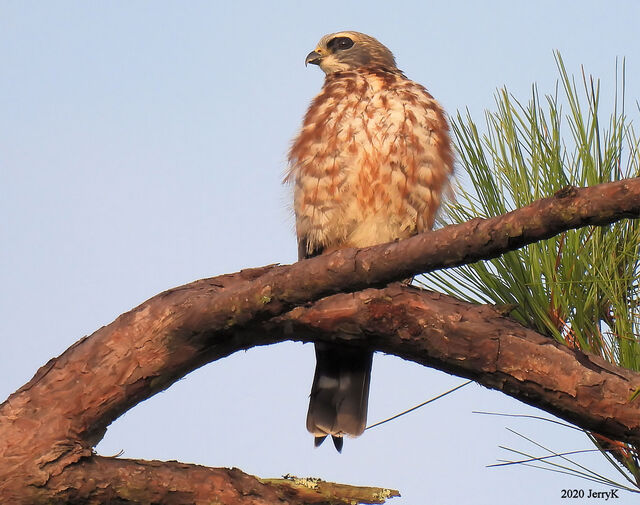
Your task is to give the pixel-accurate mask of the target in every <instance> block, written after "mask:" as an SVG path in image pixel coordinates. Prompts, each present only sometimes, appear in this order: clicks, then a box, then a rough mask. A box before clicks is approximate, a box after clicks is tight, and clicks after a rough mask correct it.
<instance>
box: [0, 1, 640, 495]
mask: <svg viewBox="0 0 640 505" xmlns="http://www.w3.org/2000/svg"><path fill="white" fill-rule="evenodd" d="M639 5H640V4H639V3H638V2H636V1H610V2H598V1H590V0H585V1H582V2H571V1H558V0H555V1H549V0H546V1H537V2H523V1H522V2H521V1H485V2H462V1H455V0H454V1H449V2H418V1H416V2H407V1H402V0H396V1H394V2H389V1H368V2H352V1H344V2H337V3H336V2H325V3H318V2H299V1H289V2H278V3H275V2H274V3H270V2H257V1H256V2H243V1H237V2H214V1H189V2H179V1H172V2H168V1H160V0H155V1H111V2H87V1H80V0H78V1H57V2H53V1H39V2H35V1H27V0H15V1H7V0H0V216H1V218H0V283H1V285H2V289H1V290H0V314H1V316H2V317H0V339H1V340H0V342H1V344H2V352H1V353H0V397H1V398H2V399H4V398H5V397H6V396H7V395H8V394H10V393H11V392H13V391H14V390H15V389H17V388H18V387H19V386H21V385H22V384H23V383H25V382H26V381H27V380H29V379H30V378H31V376H32V375H33V373H34V372H35V371H36V369H37V368H38V367H39V366H41V365H42V364H44V363H46V361H47V360H48V359H49V358H51V357H52V356H55V355H58V354H60V353H61V352H63V351H64V350H65V349H66V348H67V347H68V346H69V345H71V344H72V343H73V342H75V341H76V340H77V339H79V338H80V337H82V336H84V335H88V334H91V333H92V332H93V331H95V330H96V329H97V328H99V327H100V326H102V325H105V324H108V323H109V322H111V321H112V320H113V319H115V318H116V317H117V316H118V315H119V314H121V313H122V312H125V311H127V310H129V309H131V308H132V307H134V306H136V305H138V304H139V303H141V302H142V301H144V300H145V299H147V298H149V297H151V296H152V295H154V294H156V293H158V292H160V291H163V290H165V289H167V288H169V287H172V286H176V285H180V284H184V283H186V282H189V281H192V280H195V279H198V278H203V277H209V276H213V275H217V274H222V273H226V272H233V271H237V270H239V269H241V268H246V267H254V266H260V265H266V264H270V263H276V262H280V263H290V262H293V261H295V259H296V244H295V237H294V233H293V219H292V216H291V213H290V210H289V200H290V194H289V190H288V189H287V188H284V187H283V186H282V185H281V179H282V175H283V173H284V170H285V158H286V152H287V149H288V146H289V143H290V140H291V138H292V137H293V135H294V134H295V132H296V130H297V129H298V128H299V125H300V122H301V118H302V115H303V114H304V111H305V110H306V107H307V106H308V103H309V101H310V100H311V98H312V97H313V96H314V95H315V94H316V93H317V92H318V91H319V89H320V87H321V85H322V81H323V75H322V72H321V71H320V70H319V69H318V68H316V67H310V68H305V66H304V58H305V56H306V54H307V53H308V52H309V51H311V50H312V49H313V48H314V46H315V43H316V42H317V40H318V39H319V38H320V37H321V36H322V35H324V34H325V33H329V32H333V31H337V30H343V29H354V30H358V31H362V32H366V33H369V34H371V35H374V36H375V37H377V38H378V39H379V40H381V41H382V42H383V43H385V44H386V45H387V46H388V47H389V48H390V49H391V50H392V51H393V52H394V53H395V55H396V58H397V60H398V65H399V67H400V68H402V69H403V70H404V71H405V72H406V73H407V75H408V76H409V77H411V78H413V79H414V80H416V81H418V82H420V83H422V84H424V85H425V86H426V87H427V88H428V89H429V90H430V91H431V92H432V93H433V94H434V96H435V97H436V98H438V99H439V100H440V102H441V103H442V105H443V106H444V107H445V109H446V110H447V111H448V112H449V113H450V114H454V113H455V112H456V110H464V109H465V108H468V109H469V110H470V111H471V113H472V114H473V115H474V116H475V117H476V119H477V120H478V121H481V120H482V113H483V110H484V109H486V108H491V107H492V106H493V103H494V92H495V90H496V88H498V87H501V86H503V85H506V86H507V87H508V89H509V90H511V91H512V92H513V93H514V94H515V95H516V96H517V97H519V98H521V99H523V100H525V101H526V100H527V98H528V96H529V93H530V89H531V84H532V83H534V82H536V83H537V84H538V86H539V89H540V91H541V93H545V92H552V91H553V89H554V86H555V82H556V77H557V73H556V69H555V63H554V59H553V50H555V49H559V50H560V51H561V53H562V55H563V57H564V59H565V63H566V65H567V67H568V70H569V71H570V72H572V73H575V74H576V75H577V74H579V72H580V65H584V66H585V69H586V71H587V72H590V73H593V74H594V75H595V76H598V77H601V78H602V80H603V100H605V101H607V100H610V98H611V97H612V90H613V85H614V78H615V62H616V57H618V58H620V57H626V58H627V92H628V96H627V98H628V100H629V103H635V101H636V100H638V99H640V92H639V91H638V90H639V89H640V37H639V36H638V20H639V19H640V6H639ZM635 112H636V115H637V109H636V111H635ZM313 367H314V357H313V347H312V346H311V345H302V344H297V343H286V344H281V345H277V346H271V347H267V348H259V349H252V350H250V351H248V352H243V353H240V354H237V355H234V356H232V357H230V358H227V359H225V360H222V361H219V362H216V363H213V364H211V365H208V366H206V367H204V368H202V369H200V370H198V371H196V372H194V373H192V374H190V375H189V376H187V377H186V378H185V379H184V380H182V381H180V382H178V383H177V384H176V385H174V386H173V387H172V388H170V389H169V390H168V391H166V392H164V393H161V394H159V395H157V396H156V397H154V398H152V399H150V400H148V401H146V402H144V403H143V404H141V405H138V406H137V407H136V408H134V409H133V410H132V411H130V412H129V413H127V414H126V415H125V416H123V417H122V418H121V419H119V420H118V421H116V422H115V423H114V424H113V425H112V426H111V427H110V429H109V431H108V433H107V435H106V437H105V439H104V440H103V442H102V443H101V444H100V445H99V446H98V448H97V450H98V452H99V453H100V454H104V455H110V454H111V455H112V454H116V453H118V452H119V451H121V450H123V451H124V457H130V458H145V459H164V460H168V459H175V460H181V461H185V462H194V463H199V464H203V465H208V466H237V467H239V468H242V469H243V470H245V471H247V472H250V473H255V474H257V475H259V476H263V477H277V476H279V475H282V474H285V473H290V474H294V475H299V476H315V477H321V478H323V479H328V480H335V481H339V482H345V483H352V484H362V485H380V486H388V487H393V488H397V489H400V490H401V492H402V493H403V498H400V499H395V500H393V501H392V502H391V503H394V504H396V503H397V504H419V503H437V504H448V503H466V502H468V501H470V500H473V502H474V503H491V504H511V503H524V504H529V503H531V504H534V503H536V504H537V503H561V502H562V501H563V500H561V499H560V493H561V490H562V489H566V488H582V489H585V490H588V489H589V488H593V489H594V490H605V489H606V488H605V487H603V486H600V485H597V484H590V483H588V482H585V481H581V480H577V479H575V478H573V477H569V476H564V475H559V474H553V473H550V472H544V471H542V470H536V469H531V468H526V467H522V466H518V467H509V468H500V469H496V468H486V465H489V464H492V463H494V462H496V460H497V459H499V458H506V457H510V455H509V454H508V453H506V452H505V451H503V450H501V449H500V448H499V446H500V445H504V446H509V447H512V448H515V449H519V450H522V451H525V452H527V451H535V448H534V447H533V446H532V445H531V444H530V443H529V442H527V441H525V440H523V439H520V438H519V437H517V436H515V435H513V434H512V433H510V432H509V431H507V429H506V428H507V427H508V428H511V429H514V430H516V431H518V432H520V433H522V434H524V435H526V436H528V437H531V438H533V439H534V440H536V441H537V442H539V443H542V444H544V445H546V446H548V447H551V448H552V449H554V450H556V451H563V450H576V449H589V448H591V445H590V444H589V443H588V442H587V440H586V438H585V437H584V436H582V435H580V434H577V433H575V432H574V431H573V430H569V429H565V428H561V427H557V426H555V425H552V424H551V423H544V422H541V421H533V420H514V419H507V418H496V417H490V416H482V415H479V414H473V413H472V411H477V410H491V411H498V412H508V413H518V414H524V413H538V414H539V413H540V412H539V411H536V410H535V409H532V408H530V407H528V406H526V405H523V404H521V403H519V402H517V401H515V400H512V399H510V398H508V397H506V396H504V395H502V394H500V393H497V392H493V391H488V390H486V389H484V388H482V387H479V386H476V385H473V386H468V387H466V388H464V389H463V390H461V391H459V392H457V393H455V394H453V395H450V396H448V397H446V398H444V399H442V400H440V401H438V402H436V403H434V404H431V405H429V406H428V407H425V408H423V409H421V410H419V411H417V412H415V413H413V414H411V415H409V416H405V417H404V418H401V419H399V420H397V421H395V422H393V423H388V424H386V425H384V426H381V427H379V428H376V429H374V430H371V431H370V432H367V433H365V435H364V436H362V437H361V438H359V439H357V440H347V441H346V442H345V449H344V451H343V454H341V455H338V454H336V453H335V451H334V450H333V448H332V447H331V445H330V444H325V445H324V446H322V447H321V448H319V449H314V448H313V443H312V438H311V436H310V435H309V434H307V433H306V430H305V422H304V421H305V415H306V406H307V395H308V391H309V387H310V384H311V380H312V377H313ZM461 382H462V379H460V378H456V377H451V376H448V375H446V374H444V373H441V372H436V371H433V370H429V369H426V368H423V367H421V366H417V365H415V364H413V363H409V362H404V361H402V360H400V359H398V358H394V357H389V356H376V359H375V362H374V370H373V379H372V384H371V400H370V411H369V419H370V421H371V422H374V421H377V420H380V419H384V418H386V417H388V416H391V415H393V414H395V413H397V412H399V411H402V410H404V409H406V408H409V407H411V406H413V405H415V404H417V403H420V402H422V401H424V400H426V399H428V398H430V397H432V396H435V395H437V394H439V393H441V392H442V391H444V390H446V389H448V388H450V387H451V386H454V385H457V384H459V383H461ZM536 454H538V455H542V453H541V452H536ZM581 461H582V462H584V463H585V464H587V465H590V467H592V468H594V469H597V470H599V471H601V472H605V473H607V474H608V475H610V476H612V477H616V475H615V474H614V472H613V471H612V470H610V469H609V467H608V466H607V465H606V464H605V463H603V462H602V458H601V457H599V456H585V457H584V458H583V459H581ZM635 499H637V497H636V496H632V495H624V494H623V496H622V498H621V499H620V500H617V501H616V503H631V502H632V500H635ZM565 501H566V500H565Z"/></svg>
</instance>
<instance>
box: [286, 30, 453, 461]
mask: <svg viewBox="0 0 640 505" xmlns="http://www.w3.org/2000/svg"><path fill="white" fill-rule="evenodd" d="M305 63H311V64H314V65H318V66H319V67H320V68H321V69H322V70H323V71H324V72H325V74H326V77H325V83H324V86H323V88H322V91H321V92H320V93H319V94H318V95H317V96H316V97H315V99H314V100H313V101H312V103H311V106H310V107H309V110H308V111H307V114H306V116H305V118H304V122H303V125H302V130H301V131H300V133H299V134H298V136H297V137H296V139H295V140H294V142H293V145H292V147H291V151H290V153H289V165H290V168H289V171H288V174H287V177H286V181H289V182H292V183H293V184H294V211H295V214H296V231H297V235H298V253H299V257H300V258H301V259H302V258H307V257H310V256H314V255H316V254H321V253H326V252H329V251H332V250H335V249H339V248H344V247H367V246H370V245H374V244H380V243H384V242H389V241H392V240H396V239H402V238H407V237H410V236H412V235H415V234H416V233H420V232H423V231H427V230H430V229H431V227H432V226H433V223H434V220H435V215H436V212H437V209H438V207H439V205H440V200H441V194H442V192H443V190H444V188H445V187H446V185H447V183H448V179H449V176H450V175H451V173H452V170H453V153H452V149H451V142H450V139H449V133H448V132H449V127H448V124H447V120H446V118H445V115H444V112H443V111H442V109H441V107H440V106H439V105H438V103H437V102H436V101H435V99H434V98H433V97H432V96H431V95H430V94H429V93H428V92H427V90H426V89H425V88H424V87H423V86H421V85H420V84H417V83H415V82H413V81H411V80H409V79H407V78H406V77H405V76H404V74H403V73H402V72H401V71H400V70H398V68H397V67H396V63H395V59H394V57H393V54H392V53H391V51H389V50H388V49H387V48H386V47H385V46H383V45H382V44H381V43H380V42H378V41H377V40H376V39H374V38H373V37H370V36H368V35H365V34H363V33H359V32H353V31H347V32H338V33H333V34H330V35H326V36H324V37H323V38H322V39H321V40H320V42H319V43H318V46H317V47H316V49H315V50H314V51H312V52H311V53H309V55H307V58H306V60H305ZM316 357H317V365H316V373H315V377H314V381H313V386H312V390H311V397H310V402H309V412H308V415H307V429H308V430H309V431H310V432H311V433H313V434H314V435H315V437H316V445H318V444H319V443H321V442H322V440H324V438H325V437H326V436H327V435H332V436H333V439H334V443H335V444H336V447H337V448H338V450H340V448H341V447H342V436H343V435H351V436H357V435H360V434H361V433H362V431H363V430H364V428H365V425H366V415H367V401H368V392H369V378H370V370H371V358H372V352H371V351H369V350H365V349H362V348H349V347H345V346H339V345H335V344H327V343H322V344H316Z"/></svg>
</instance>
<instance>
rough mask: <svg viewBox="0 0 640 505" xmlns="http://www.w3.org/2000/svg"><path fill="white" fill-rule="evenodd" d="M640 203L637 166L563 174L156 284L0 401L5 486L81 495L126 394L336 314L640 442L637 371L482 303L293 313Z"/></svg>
mask: <svg viewBox="0 0 640 505" xmlns="http://www.w3.org/2000/svg"><path fill="white" fill-rule="evenodd" d="M639 215H640V180H639V179H629V180H625V181H620V182H616V183H610V184H603V185H599V186H594V187H592V188H585V189H575V188H569V189H567V190H566V191H563V192H561V193H559V194H558V195H556V196H555V197H552V198H548V199H544V200H540V201H538V202H535V203H534V204H532V205H529V206H527V207H524V208H522V209H519V210H516V211H514V212H511V213H509V214H506V215H504V216H500V217H498V218H493V219H487V220H481V219H477V220H473V221H471V222H469V223H465V224H462V225H457V226H450V227H447V228H444V229H442V230H439V231H436V232H432V233H429V234H424V235H421V236H417V237H414V238H411V239H408V240H405V241H401V242H397V243H392V244H384V245H381V246H376V247H371V248H368V249H362V250H356V249H345V250H341V251H337V252H335V253H332V254H329V255H326V256H320V257H316V258H313V259H310V260H305V261H302V262H298V263H296V264H294V265H288V266H271V267H264V268H260V269H253V270H246V271H243V272H240V273H238V274H232V275H226V276H221V277H216V278H213V279H204V280H201V281H196V282H194V283H191V284H188V285H186V286H182V287H179V288H175V289H172V290H169V291H166V292H164V293H161V294H159V295H157V296H156V297H154V298H152V299H150V300H149V301H147V302H145V303H143V304H142V305H140V306H139V307H137V308H135V309H133V310H132V311H130V312H128V313H126V314H123V315H122V316H120V317H119V318H118V319H117V320H116V321H114V322H113V323H111V324H110V325H108V326H106V327H103V328H101V329H99V330H98V331H97V332H95V333H94V334H93V335H91V336H90V337H88V338H85V339H82V340H80V341H79V342H77V343H76V344H74V345H73V346H72V347H71V348H69V349H68V350H67V351H65V353H63V354H62V355H61V356H60V357H58V358H55V359H52V360H51V361H50V362H49V363H47V365H45V366H44V367H42V368H41V369H40V370H39V371H38V372H37V374H36V375H35V376H34V378H33V379H32V380H31V381H29V383H27V384H26V385H25V386H23V387H22V388H20V390H18V391H17V392H16V393H14V394H13V395H11V396H10V397H9V398H8V399H7V401H5V402H4V403H3V404H2V405H0V421H1V422H0V497H2V498H6V497H11V499H13V500H14V502H15V503H38V502H43V503H45V502H46V503H48V500H49V499H50V498H52V497H54V496H55V497H56V499H59V500H61V501H65V502H67V503H85V502H84V501H83V500H87V499H89V498H88V497H90V496H91V493H92V492H94V491H92V490H91V489H88V488H87V486H88V487H92V486H93V488H97V487H98V486H97V484H96V482H98V481H97V480H96V479H95V475H94V474H92V473H91V468H94V467H95V465H112V466H109V468H113V471H114V472H116V473H117V464H120V463H121V464H122V465H123V467H124V465H125V463H124V462H122V461H119V460H113V461H116V463H114V462H109V463H107V462H106V460H105V459H104V458H101V459H99V460H98V459H96V457H95V456H92V453H91V447H92V446H93V445H95V444H96V443H97V442H98V441H99V440H100V439H101V438H102V436H103V434H104V431H105V429H106V426H108V425H109V424H110V423H111V422H112V421H113V420H114V419H116V418H117V417H118V416H120V415H121V414H122V413H124V412H125V411H126V410H128V409H129V408H131V407H132V406H134V405H135V404H137V403H138V402H140V401H142V400H144V399H146V398H148V397H149V396H151V395H153V394H155V393H157V392H158V391H160V390H162V389H165V388H167V387H169V386H170V385H171V384H172V383H173V382H175V381H176V380H177V379H179V378H180V377H182V376H184V375H185V374H186V373H188V372H189V371H191V370H193V369H195V368H198V367H199V366H202V365H203V364H205V363H207V362H210V361H214V360H216V359H218V358H220V357H223V356H226V355H228V354H230V353H232V352H235V351H237V350H240V349H246V348H248V347H251V346H255V345H262V344H267V343H273V342H277V341H281V340H285V339H293V338H296V339H301V340H314V339H331V338H332V335H333V332H334V331H335V330H336V329H337V328H340V333H341V334H351V335H352V336H353V339H354V340H360V341H361V342H362V340H363V339H364V337H366V345H367V346H371V347H372V348H376V349H379V350H382V351H385V352H388V353H393V354H397V355H399V356H402V357H405V358H407V359H412V360H414V361H417V362H420V363H423V364H425V365H429V366H436V367H438V368H441V369H443V370H446V371H449V372H452V373H456V374H459V375H463V376H466V377H470V378H473V379H475V380H477V381H479V382H481V383H483V384H485V385H486V386H488V387H493V388H496V389H500V390H502V391H504V392H505V393H507V394H510V395H512V396H515V397H517V398H520V399H522V400H524V401H526V402H528V403H530V404H532V405H537V406H540V407H541V408H545V409H547V410H549V411H550V412H553V413H555V414H557V415H559V416H561V417H564V418H565V419H568V420H570V421H572V422H575V423H576V424H578V425H580V426H583V427H585V428H587V429H590V430H595V431H598V432H600V433H602V434H604V435H607V436H610V437H612V438H617V439H622V440H629V441H632V442H634V443H638V442H639V441H640V426H639V425H638V422H637V421H634V419H636V420H637V419H640V416H638V409H637V407H636V404H635V403H632V404H629V402H628V401H627V399H628V398H629V396H630V394H631V393H632V392H633V391H635V389H637V388H638V387H640V379H639V377H638V374H634V373H632V372H629V371H627V370H624V369H620V368H617V367H612V366H611V365H607V364H606V363H604V362H603V361H602V360H599V359H598V358H596V357H594V356H588V355H585V354H583V353H581V352H580V351H573V350H569V349H566V348H563V347H561V346H560V345H558V344H556V343H555V342H553V341H552V340H550V339H548V338H546V337H544V336H541V335H537V334H535V333H533V332H531V331H530V330H526V329H524V328H522V327H520V326H519V325H517V324H516V323H515V322H513V321H510V320H508V319H506V318H503V317H501V316H500V315H499V314H497V313H495V312H494V311H491V310H490V309H489V308H487V307H482V306H481V307H477V306H469V305H466V304H462V302H457V301H456V302H454V301H451V299H448V298H446V297H443V296H442V295H431V294H428V293H425V292H418V291H415V290H411V289H409V288H401V287H398V286H396V287H389V288H387V289H386V290H378V291H375V290H374V291H371V290H367V291H364V292H362V293H359V294H357V295H337V296H334V297H331V298H328V299H326V300H322V301H320V302H318V303H317V304H316V305H314V306H312V307H306V308H298V309H296V310H293V312H291V313H289V314H286V313H287V312H288V311H290V310H291V309H293V308H294V307H295V306H297V305H301V304H304V303H307V302H312V301H315V300H318V299H319V298H321V297H323V296H327V295H331V294H334V293H338V292H353V291H357V290H360V289H362V288H364V287H365V286H367V285H373V286H381V285H384V284H387V283H389V282H391V281H394V280H399V279H403V278H406V277H408V276H410V275H413V274H416V273H419V272H423V271H427V270H433V269H437V268H443V267H448V266H454V265H459V264H463V263H469V262H472V261H476V260H478V259H481V258H489V257H494V256H496V255H498V254H501V253H503V252H505V251H508V250H512V249H516V248H517V247H521V246H522V245H525V244H528V243H531V242H534V241H536V240H540V239H543V238H548V237H550V236H552V235H554V234H556V233H559V232H561V231H565V230H567V229H570V228H575V227H579V226H584V225H587V224H599V225H602V224H607V223H611V222H613V221H616V220H618V219H621V218H624V217H638V216H639ZM434 296H435V298H434ZM447 300H448V302H447V303H449V305H446V306H439V307H438V308H437V310H436V309H433V308H432V307H430V305H429V304H430V303H436V302H437V303H441V302H442V303H444V301H447ZM278 316H279V317H278ZM265 330H268V331H265ZM482 335H484V338H479V336H482ZM126 464H127V465H129V464H134V465H142V466H144V467H145V468H146V472H147V473H146V474H145V476H143V477H141V478H142V479H144V478H147V476H149V475H151V473H152V472H151V471H150V470H149V468H151V467H149V466H145V465H149V463H145V462H127V463H126ZM92 465H94V467H92ZM152 466H153V465H152ZM162 470H163V471H164V470H165V468H162ZM183 470H184V468H183ZM83 471H86V472H89V473H87V474H86V475H87V479H86V482H88V483H90V484H86V486H85V488H83V490H82V493H84V494H82V496H81V495H80V494H74V492H75V491H72V490H74V489H75V488H73V486H71V485H70V482H72V481H73V478H74V475H76V473H77V472H83ZM159 471H160V470H158V472H159ZM184 471H185V472H186V470H184ZM74 472H76V473H74ZM149 472H151V473H149ZM221 472H224V471H221ZM107 474H108V473H106V472H105V473H104V475H107ZM92 475H93V476H92ZM248 477H249V476H248ZM75 478H76V479H77V476H76V477H75ZM149 479H151V480H149V482H155V481H153V479H152V478H151V477H149ZM74 482H75V481H74ZM262 482H263V484H264V483H265V481H262ZM130 484H131V487H129V486H128V485H127V483H126V479H123V487H122V488H121V490H122V495H119V496H118V500H120V501H116V503H138V502H144V501H145V499H142V498H141V495H139V494H136V493H133V494H131V496H130V497H129V498H127V493H130V492H132V491H131V490H137V491H140V488H139V487H137V484H136V483H135V482H133V481H132V482H131V483H130ZM265 485H267V486H274V485H275V484H274V483H273V482H271V483H269V484H265ZM278 485H282V484H278ZM65 489H66V491H65ZM145 489H147V491H148V492H149V493H151V492H153V491H154V489H149V488H148V487H147V488H145ZM158 492H160V491H158ZM65 493H66V494H65ZM216 496H217V495H216ZM265 496H266V495H265ZM280 499H281V500H282V503H300V502H301V501H295V499H297V498H287V497H281V498H280ZM287 499H289V501H286V500H287ZM127 500H128V501H127ZM149 501H150V500H149ZM308 502H309V503H310V502H311V501H308ZM96 503H99V502H96ZM159 503H170V502H169V501H159ZM193 503H201V502H198V501H194V502H193Z"/></svg>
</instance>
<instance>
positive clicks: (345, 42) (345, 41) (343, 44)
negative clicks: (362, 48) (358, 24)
mask: <svg viewBox="0 0 640 505" xmlns="http://www.w3.org/2000/svg"><path fill="white" fill-rule="evenodd" d="M352 46H353V40H351V39H350V38H349V37H335V38H333V39H331V40H330V41H329V42H328V43H327V48H328V49H329V50H330V51H331V52H332V53H334V52H336V51H342V50H343V49H349V48H350V47H352Z"/></svg>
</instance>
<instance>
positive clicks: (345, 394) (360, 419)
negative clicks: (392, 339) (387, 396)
mask: <svg viewBox="0 0 640 505" xmlns="http://www.w3.org/2000/svg"><path fill="white" fill-rule="evenodd" d="M315 347H316V373H315V375H314V377H313V385H312V386H311V395H310V398H309V412H308V413H307V430H309V432H310V433H312V434H313V435H314V436H315V437H316V438H315V445H316V447H317V446H318V445H320V444H321V443H322V442H323V441H324V439H325V438H326V437H327V435H331V437H332V438H333V443H334V445H335V446H336V449H337V450H338V452H340V451H341V450H342V437H343V435H350V436H353V437H356V436H358V435H360V434H362V432H363V431H364V429H365V427H366V425H367V405H368V401H369V382H370V378H371V363H372V360H373V351H369V350H366V349H361V348H356V347H349V346H345V345H344V344H341V345H335V344H329V343H324V342H318V343H317V344H315Z"/></svg>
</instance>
